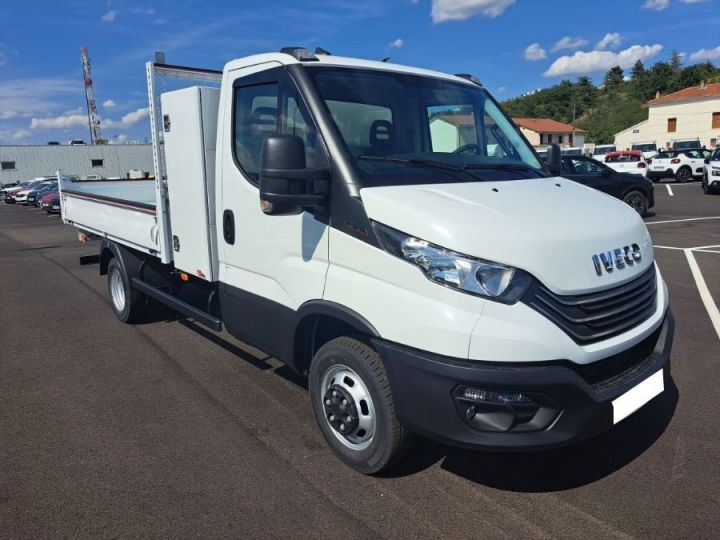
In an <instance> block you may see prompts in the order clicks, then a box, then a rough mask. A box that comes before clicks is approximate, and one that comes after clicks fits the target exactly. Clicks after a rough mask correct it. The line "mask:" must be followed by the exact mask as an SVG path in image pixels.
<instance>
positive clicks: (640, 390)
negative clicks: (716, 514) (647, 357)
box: [612, 369, 665, 424]
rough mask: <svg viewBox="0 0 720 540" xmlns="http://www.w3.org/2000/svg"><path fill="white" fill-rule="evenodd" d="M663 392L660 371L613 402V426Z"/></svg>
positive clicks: (663, 383)
mask: <svg viewBox="0 0 720 540" xmlns="http://www.w3.org/2000/svg"><path fill="white" fill-rule="evenodd" d="M663 390H665V381H664V379H663V370H662V369H661V370H660V371H658V372H657V373H654V374H653V375H650V376H649V377H648V378H647V379H645V380H644V381H643V382H641V383H640V384H638V385H637V386H635V387H634V388H631V389H630V390H628V391H627V392H625V393H624V394H623V395H622V396H620V397H619V398H617V399H614V400H613V402H612V406H613V424H617V423H618V422H619V421H620V420H622V419H624V418H627V417H628V416H630V415H631V414H632V413H634V412H635V411H637V410H638V409H639V408H640V407H642V406H643V405H645V404H646V403H647V402H648V401H650V400H651V399H652V398H654V397H655V396H657V395H658V394H661V393H662V391H663Z"/></svg>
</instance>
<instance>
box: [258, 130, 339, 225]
mask: <svg viewBox="0 0 720 540" xmlns="http://www.w3.org/2000/svg"><path fill="white" fill-rule="evenodd" d="M329 180H330V170H329V169H308V168H307V167H306V166H305V143H303V140H302V139H301V138H300V137H298V136H297V135H274V136H271V137H268V138H267V139H265V142H264V143H263V147H262V152H261V153H260V205H261V207H262V210H263V212H265V213H266V214H287V213H292V212H297V211H298V210H299V209H300V208H313V207H318V206H324V205H325V203H326V201H327V197H328V191H329V189H328V188H329Z"/></svg>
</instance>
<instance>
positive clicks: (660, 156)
mask: <svg viewBox="0 0 720 540" xmlns="http://www.w3.org/2000/svg"><path fill="white" fill-rule="evenodd" d="M708 157H710V156H709V151H708V150H702V149H695V150H663V151H661V152H658V153H657V154H656V155H655V157H654V158H652V160H650V164H649V166H648V173H647V177H648V178H649V179H650V180H653V181H657V180H660V179H662V178H674V179H675V180H676V181H678V182H680V183H684V182H688V181H690V180H692V179H693V178H695V179H697V178H702V176H703V174H704V172H705V159H706V158H708Z"/></svg>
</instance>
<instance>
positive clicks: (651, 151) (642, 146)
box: [630, 142, 658, 161]
mask: <svg viewBox="0 0 720 540" xmlns="http://www.w3.org/2000/svg"><path fill="white" fill-rule="evenodd" d="M630 150H638V151H640V152H642V154H643V157H644V158H645V161H647V160H648V159H652V158H653V157H654V156H655V154H657V151H658V149H657V144H655V143H654V142H651V143H635V144H633V145H632V146H631V147H630Z"/></svg>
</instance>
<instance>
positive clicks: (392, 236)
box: [373, 222, 532, 304]
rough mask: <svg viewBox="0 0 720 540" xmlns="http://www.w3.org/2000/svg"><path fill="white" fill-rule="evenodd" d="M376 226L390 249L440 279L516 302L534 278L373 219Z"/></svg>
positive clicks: (387, 249) (476, 291)
mask: <svg viewBox="0 0 720 540" xmlns="http://www.w3.org/2000/svg"><path fill="white" fill-rule="evenodd" d="M373 227H374V229H375V232H376V233H377V235H378V239H379V240H380V243H381V244H382V246H383V248H385V250H386V251H388V252H390V253H392V254H393V255H396V256H397V257H400V258H401V259H404V260H406V261H408V262H410V263H412V264H414V265H416V266H417V267H418V268H420V270H422V272H423V274H425V276H426V277H427V278H428V279H430V280H431V281H435V282H436V283H440V284H442V285H446V286H448V287H452V288H454V289H459V290H461V291H463V292H466V293H470V294H474V295H477V296H482V297H483V298H487V299H489V300H495V301H497V302H502V303H504V304H514V303H515V302H517V301H518V300H519V299H520V297H521V296H522V295H523V294H524V293H525V291H527V289H528V287H529V286H530V283H531V281H532V278H531V277H530V275H529V274H527V273H525V272H523V271H522V270H519V269H517V268H513V267H512V266H506V265H504V264H499V263H494V262H489V261H483V260H481V259H476V258H475V257H470V256H468V255H463V254H462V253H457V252H455V251H450V250H448V249H445V248H443V247H440V246H437V245H435V244H431V243H430V242H427V241H425V240H421V239H419V238H415V237H413V236H409V235H407V234H405V233H402V232H400V231H397V230H395V229H392V228H390V227H388V226H386V225H382V224H380V223H376V222H373Z"/></svg>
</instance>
